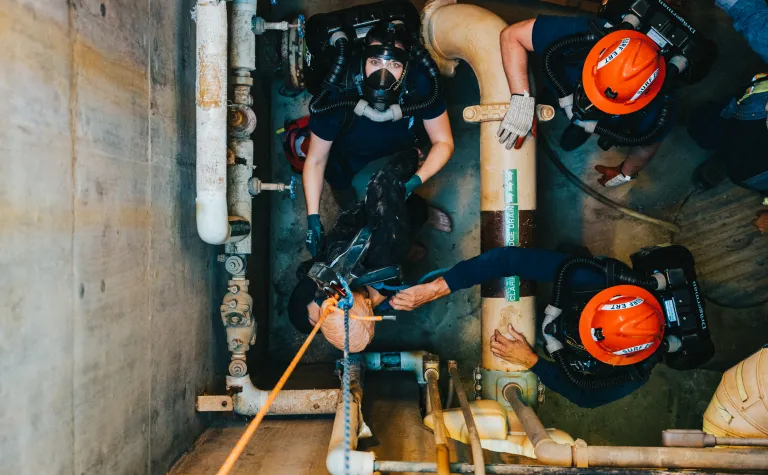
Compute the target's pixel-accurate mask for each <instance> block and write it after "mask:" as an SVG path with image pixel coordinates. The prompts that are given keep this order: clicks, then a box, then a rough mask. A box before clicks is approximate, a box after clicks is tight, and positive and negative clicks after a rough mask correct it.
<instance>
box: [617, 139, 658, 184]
mask: <svg viewBox="0 0 768 475" xmlns="http://www.w3.org/2000/svg"><path fill="white" fill-rule="evenodd" d="M659 147H661V142H656V143H652V144H649V145H636V146H634V147H632V148H630V149H629V154H627V158H626V160H624V164H623V165H622V167H621V173H623V174H624V176H635V175H637V174H638V173H639V172H640V170H642V169H643V168H645V167H646V166H647V165H648V164H649V163H651V159H652V158H653V157H654V155H656V152H657V151H658V150H659Z"/></svg>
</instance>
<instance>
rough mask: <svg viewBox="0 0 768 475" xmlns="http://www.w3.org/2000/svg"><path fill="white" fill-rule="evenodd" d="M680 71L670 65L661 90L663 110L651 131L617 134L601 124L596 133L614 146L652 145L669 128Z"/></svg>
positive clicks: (597, 126) (596, 127)
mask: <svg viewBox="0 0 768 475" xmlns="http://www.w3.org/2000/svg"><path fill="white" fill-rule="evenodd" d="M679 73H680V71H679V70H678V69H677V67H676V66H674V65H670V66H669V68H668V69H667V77H666V79H665V80H664V85H663V86H662V88H661V91H660V93H661V110H660V111H659V115H658V117H657V118H656V123H655V125H654V127H653V129H651V130H650V131H648V132H647V133H645V134H642V135H632V134H628V133H622V132H617V131H615V130H611V129H609V128H607V127H604V126H602V125H600V122H598V123H597V125H596V126H595V133H596V134H597V135H600V136H601V137H606V138H608V139H610V140H611V141H612V142H613V143H614V145H644V144H647V143H650V142H651V141H652V140H653V139H655V138H656V137H657V136H658V135H659V134H660V133H661V132H662V131H663V130H664V127H666V126H667V123H668V122H669V118H670V113H669V111H670V109H671V107H672V103H673V102H674V100H675V96H674V94H673V91H674V89H675V85H676V82H677V76H678V74H679Z"/></svg>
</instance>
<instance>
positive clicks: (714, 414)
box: [704, 348, 768, 438]
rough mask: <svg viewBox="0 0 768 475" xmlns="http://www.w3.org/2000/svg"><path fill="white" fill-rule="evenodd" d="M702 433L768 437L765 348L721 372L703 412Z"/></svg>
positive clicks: (767, 374)
mask: <svg viewBox="0 0 768 475" xmlns="http://www.w3.org/2000/svg"><path fill="white" fill-rule="evenodd" d="M704 432H707V433H710V434H713V435H715V436H717V437H758V438H768V348H763V349H761V350H760V351H758V352H757V353H755V354H753V355H752V356H750V357H749V358H747V359H745V360H744V361H742V362H741V363H739V364H737V365H736V366H734V367H733V368H731V369H729V370H728V371H726V372H725V374H723V379H722V381H721V382H720V385H719V386H718V387H717V390H716V391H715V395H714V396H713V397H712V401H711V402H710V403H709V406H708V407H707V410H706V411H704Z"/></svg>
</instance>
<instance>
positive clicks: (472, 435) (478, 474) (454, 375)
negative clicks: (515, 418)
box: [448, 361, 485, 475]
mask: <svg viewBox="0 0 768 475" xmlns="http://www.w3.org/2000/svg"><path fill="white" fill-rule="evenodd" d="M448 373H449V374H450V375H451V382H452V383H453V387H454V391H455V392H456V396H457V398H458V399H459V405H460V406H461V413H462V414H463V415H464V424H466V426H467V433H468V434H469V442H470V445H471V447H472V462H473V463H474V464H475V475H485V457H484V456H483V446H482V444H481V443H480V434H479V433H478V432H477V426H476V425H475V418H474V416H472V409H471V408H470V407H469V401H467V394H466V393H465V392H464V386H462V385H461V377H460V376H459V366H458V364H457V363H456V362H455V361H448Z"/></svg>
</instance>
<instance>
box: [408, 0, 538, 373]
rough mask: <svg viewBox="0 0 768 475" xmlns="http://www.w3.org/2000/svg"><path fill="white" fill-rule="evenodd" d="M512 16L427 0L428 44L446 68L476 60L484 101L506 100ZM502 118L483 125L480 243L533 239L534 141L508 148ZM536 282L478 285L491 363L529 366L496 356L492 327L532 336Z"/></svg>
mask: <svg viewBox="0 0 768 475" xmlns="http://www.w3.org/2000/svg"><path fill="white" fill-rule="evenodd" d="M506 26H507V23H506V22H505V21H504V20H502V19H501V18H499V17H498V16H496V15H495V14H493V13H491V12H489V11H488V10H485V9H483V8H480V7H478V6H475V5H468V4H460V5H459V4H456V0H430V1H429V2H428V3H427V5H426V6H425V7H424V12H423V19H422V32H423V37H424V39H425V42H426V44H427V48H428V49H429V50H430V52H431V53H432V55H433V57H435V58H436V60H437V61H438V65H440V66H441V70H442V71H443V73H444V74H445V73H446V72H447V73H449V74H450V73H451V72H452V68H453V67H454V66H453V65H452V63H451V60H456V59H463V60H464V61H466V62H467V63H469V65H470V66H471V67H472V69H473V71H474V72H475V76H477V82H478V84H479V86H480V103H481V104H507V103H508V102H509V85H508V84H507V79H506V76H505V75H504V71H503V67H502V62H501V46H500V43H499V37H500V35H501V32H502V30H504V28H506ZM498 128H499V123H498V122H483V123H482V124H481V125H480V222H481V229H480V248H481V251H483V252H484V251H488V250H491V249H494V248H497V247H502V246H508V245H513V246H520V247H530V246H531V245H532V244H533V228H534V213H535V209H536V143H535V140H534V139H533V138H530V137H529V138H528V140H526V141H525V143H524V144H523V146H522V148H521V149H519V150H507V149H506V148H505V147H504V146H503V145H502V144H500V143H499V140H498V137H497V135H496V133H497V131H498ZM534 291H535V289H534V287H533V285H532V283H530V282H520V281H519V279H517V278H507V279H500V280H496V281H491V282H488V283H486V284H484V285H483V286H481V291H480V292H481V297H482V307H481V333H482V361H481V365H482V367H483V368H484V369H486V370H493V371H503V372H507V371H524V370H525V368H524V367H522V366H520V365H517V364H513V363H509V362H506V361H504V360H502V359H500V358H497V357H495V356H493V354H492V353H491V348H490V339H491V336H492V335H493V332H494V330H497V329H498V330H499V331H503V332H506V328H507V324H509V323H511V324H512V325H513V326H514V327H515V328H516V329H517V331H519V332H520V333H522V334H523V335H525V338H526V339H527V340H528V343H530V344H533V343H534V340H535V336H536V329H535V313H534V312H535V305H534V304H535V302H534V293H535V292H534Z"/></svg>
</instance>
